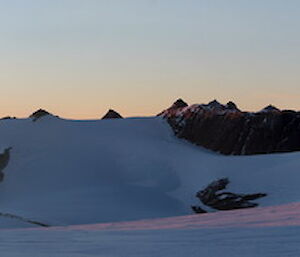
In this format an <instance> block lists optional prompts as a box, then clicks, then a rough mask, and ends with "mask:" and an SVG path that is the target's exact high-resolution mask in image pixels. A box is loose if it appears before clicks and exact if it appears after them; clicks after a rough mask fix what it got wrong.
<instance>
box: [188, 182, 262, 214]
mask: <svg viewBox="0 0 300 257" xmlns="http://www.w3.org/2000/svg"><path fill="white" fill-rule="evenodd" d="M228 184H229V179H228V178H223V179H219V180H216V181H213V182H212V183H210V184H209V185H208V186H207V187H206V188H205V189H204V190H201V191H199V192H198V193H197V194H196V197H197V198H199V200H200V201H201V202H202V203H203V204H205V205H206V206H209V207H210V208H213V209H216V210H220V211H225V210H235V209H245V208H253V207H256V206H258V203H255V202H253V200H256V199H259V198H262V197H265V196H267V194H265V193H255V194H236V193H231V192H222V190H224V189H226V187H227V185H228ZM192 209H193V210H194V212H196V213H205V212H206V211H205V210H203V209H202V208H201V207H198V206H192Z"/></svg>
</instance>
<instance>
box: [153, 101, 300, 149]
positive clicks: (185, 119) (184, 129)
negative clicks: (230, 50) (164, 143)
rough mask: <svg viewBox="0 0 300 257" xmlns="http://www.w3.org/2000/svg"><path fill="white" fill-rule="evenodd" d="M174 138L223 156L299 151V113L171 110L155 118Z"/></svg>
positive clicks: (212, 107)
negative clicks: (168, 125) (174, 135)
mask: <svg viewBox="0 0 300 257" xmlns="http://www.w3.org/2000/svg"><path fill="white" fill-rule="evenodd" d="M159 116H161V117H163V118H165V119H166V120H167V121H168V123H169V124H170V125H171V127H172V128H173V130H174V132H175V134H176V135H177V136H178V137H180V138H184V139H186V140H188V141H190V142H192V143H195V144H197V145H200V146H203V147H205V148H208V149H210V150H213V151H216V152H220V153H222V154H226V155H252V154H265V153H276V152H292V151H299V150H300V112H296V111H291V110H283V111H281V110H279V109H277V108H276V107H274V106H272V105H269V106H267V107H266V108H264V109H262V110H261V111H259V112H255V113H253V112H243V111H240V110H239V109H238V108H237V106H236V105H235V104H234V103H233V102H229V103H227V104H226V105H223V104H220V103H219V102H218V101H216V100H214V101H212V102H210V103H208V104H194V105H190V106H188V105H186V106H175V105H174V104H173V105H172V106H171V107H170V108H169V109H167V110H165V111H163V112H162V113H160V114H159Z"/></svg>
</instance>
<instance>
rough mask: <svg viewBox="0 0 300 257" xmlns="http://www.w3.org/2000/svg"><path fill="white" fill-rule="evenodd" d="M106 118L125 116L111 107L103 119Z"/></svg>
mask: <svg viewBox="0 0 300 257" xmlns="http://www.w3.org/2000/svg"><path fill="white" fill-rule="evenodd" d="M106 119H123V117H122V116H121V115H120V114H119V113H118V112H116V111H114V110H112V109H109V110H108V112H107V113H106V114H105V115H104V116H103V117H102V120H106Z"/></svg>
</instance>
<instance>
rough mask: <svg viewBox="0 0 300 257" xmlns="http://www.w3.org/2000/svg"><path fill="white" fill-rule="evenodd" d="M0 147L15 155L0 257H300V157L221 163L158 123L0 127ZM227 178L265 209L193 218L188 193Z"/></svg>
mask: <svg viewBox="0 0 300 257" xmlns="http://www.w3.org/2000/svg"><path fill="white" fill-rule="evenodd" d="M0 135H1V144H0V148H1V149H6V148H8V147H12V150H11V156H10V157H11V158H10V162H9V164H8V166H7V167H6V168H5V169H4V174H5V177H4V181H3V182H2V183H0V253H1V256H4V257H10V256H11V257H16V256H20V257H21V256H22V257H27V256H38V257H53V256H63V257H70V256H72V257H79V256H80V257H88V256H89V257H90V256H105V257H107V256H109V257H115V256H130V257H134V256H138V257H148V256H149V257H150V256H151V257H152V256H162V257H169V256H172V257H176V256H178V257H179V256H180V257H181V256H195V257H196V256H197V257H198V256H201V257H216V256H217V257H241V256H243V257H260V256H261V257H291V256H292V257H299V256H300V246H299V245H300V244H299V238H300V218H299V217H300V203H299V202H300V201H299V200H300V190H299V179H300V153H289V154H272V155H260V156H222V155H219V154H216V153H212V152H210V151H207V150H205V149H202V148H200V147H197V146H193V145H191V144H189V143H187V142H185V141H183V140H179V139H177V138H176V137H175V136H173V132H172V131H171V129H170V128H169V126H168V124H167V123H166V122H165V121H164V120H162V119H161V118H131V119H124V120H97V121H73V120H63V119H59V118H55V117H52V116H47V117H43V118H41V119H39V120H37V121H36V122H32V120H31V119H23V120H3V121H0ZM222 177H228V178H229V179H230V181H231V184H230V185H229V191H232V192H237V193H257V192H262V193H267V194H268V196H267V197H265V198H262V199H261V200H259V201H258V202H259V203H260V205H261V206H262V208H256V209H248V210H237V211H228V212H217V213H212V214H204V215H191V214H192V212H191V210H190V205H192V204H198V201H197V199H196V198H195V193H196V192H197V191H198V190H199V189H201V188H203V187H205V186H206V185H207V184H208V183H210V182H212V181H213V180H215V179H219V178H222ZM1 213H2V214H3V213H10V214H13V215H17V216H20V217H23V218H26V219H30V220H33V221H38V222H42V223H45V224H49V225H52V226H55V227H53V228H50V229H40V228H36V226H34V225H31V224H28V223H25V222H22V221H20V220H18V219H10V218H7V217H3V216H1ZM181 215H183V216H181ZM163 217H165V218H163Z"/></svg>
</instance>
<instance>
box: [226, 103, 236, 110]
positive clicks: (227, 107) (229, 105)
mask: <svg viewBox="0 0 300 257" xmlns="http://www.w3.org/2000/svg"><path fill="white" fill-rule="evenodd" d="M225 107H226V109H228V110H235V111H239V109H238V108H237V106H236V104H235V103H234V102H232V101H229V102H228V103H227V104H226V105H225Z"/></svg>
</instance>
